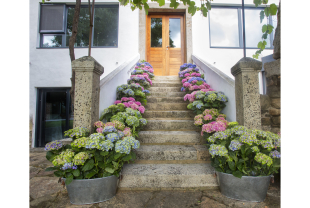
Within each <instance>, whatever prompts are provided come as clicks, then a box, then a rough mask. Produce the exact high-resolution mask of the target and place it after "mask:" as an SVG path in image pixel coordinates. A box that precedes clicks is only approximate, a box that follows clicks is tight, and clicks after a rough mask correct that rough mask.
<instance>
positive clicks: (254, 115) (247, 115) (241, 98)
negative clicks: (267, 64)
mask: <svg viewBox="0 0 310 208" xmlns="http://www.w3.org/2000/svg"><path fill="white" fill-rule="evenodd" d="M261 68H262V63H261V62H260V61H257V60H255V59H252V58H248V57H246V58H242V59H240V60H239V61H238V63H236V64H235V65H234V66H233V67H232V68H231V74H232V75H234V76H235V96H236V116H237V122H238V123H239V124H240V125H244V126H245V127H247V128H251V129H261V106H260V104H261V103H260V95H259V89H258V86H259V85H258V72H259V71H260V70H261Z"/></svg>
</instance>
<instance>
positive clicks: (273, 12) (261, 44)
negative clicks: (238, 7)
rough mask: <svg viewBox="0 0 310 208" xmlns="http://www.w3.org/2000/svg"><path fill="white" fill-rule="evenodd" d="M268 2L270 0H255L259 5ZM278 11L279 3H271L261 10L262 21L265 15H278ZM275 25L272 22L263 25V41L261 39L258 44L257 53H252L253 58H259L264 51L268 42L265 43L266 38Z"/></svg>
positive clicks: (256, 4)
mask: <svg viewBox="0 0 310 208" xmlns="http://www.w3.org/2000/svg"><path fill="white" fill-rule="evenodd" d="M267 3H268V0H254V4H255V6H256V7H257V6H259V5H261V4H267ZM277 11H278V7H277V5H275V4H270V6H269V7H268V6H267V7H266V8H265V9H264V10H263V11H261V12H260V15H259V16H260V17H259V18H260V23H262V22H263V20H264V18H265V16H266V18H269V17H270V16H273V15H276V14H277ZM273 29H274V27H273V26H272V25H270V24H267V25H266V24H265V25H263V27H262V32H263V35H262V41H260V42H259V43H258V44H257V47H258V48H259V49H258V50H257V51H256V52H255V54H253V55H252V57H253V58H255V59H258V56H259V55H260V54H261V53H262V51H263V50H264V49H265V47H266V45H267V43H266V44H264V43H265V42H266V41H265V40H266V39H267V38H268V35H270V34H271V33H272V31H273Z"/></svg>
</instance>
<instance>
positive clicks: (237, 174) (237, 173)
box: [233, 170, 242, 178]
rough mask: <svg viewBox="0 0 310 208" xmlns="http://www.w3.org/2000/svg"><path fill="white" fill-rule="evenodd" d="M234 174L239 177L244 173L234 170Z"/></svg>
mask: <svg viewBox="0 0 310 208" xmlns="http://www.w3.org/2000/svg"><path fill="white" fill-rule="evenodd" d="M233 176H235V177H237V178H241V177H242V173H241V172H240V171H238V170H237V171H234V172H233Z"/></svg>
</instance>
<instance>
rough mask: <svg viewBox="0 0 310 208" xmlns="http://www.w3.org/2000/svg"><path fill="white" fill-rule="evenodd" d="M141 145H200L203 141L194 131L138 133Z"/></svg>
mask: <svg viewBox="0 0 310 208" xmlns="http://www.w3.org/2000/svg"><path fill="white" fill-rule="evenodd" d="M137 139H138V140H139V141H140V143H141V144H201V143H205V140H204V139H203V137H202V136H201V135H200V133H199V132H196V131H140V132H139V137H138V138H137Z"/></svg>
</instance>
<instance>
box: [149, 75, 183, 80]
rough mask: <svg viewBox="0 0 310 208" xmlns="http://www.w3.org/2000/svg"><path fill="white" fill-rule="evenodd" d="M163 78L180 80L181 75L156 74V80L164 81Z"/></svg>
mask: <svg viewBox="0 0 310 208" xmlns="http://www.w3.org/2000/svg"><path fill="white" fill-rule="evenodd" d="M162 80H178V81H180V78H179V76H155V77H154V81H162Z"/></svg>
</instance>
